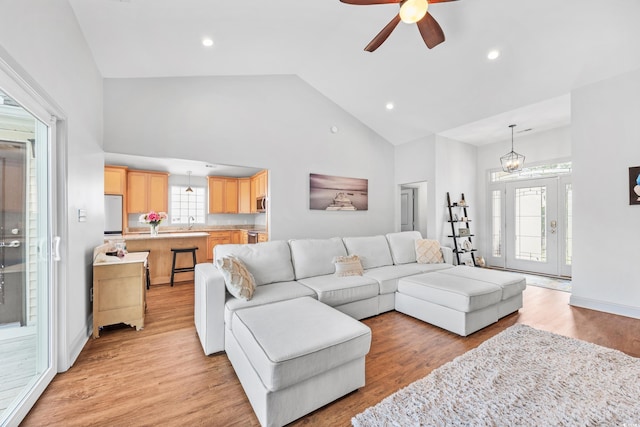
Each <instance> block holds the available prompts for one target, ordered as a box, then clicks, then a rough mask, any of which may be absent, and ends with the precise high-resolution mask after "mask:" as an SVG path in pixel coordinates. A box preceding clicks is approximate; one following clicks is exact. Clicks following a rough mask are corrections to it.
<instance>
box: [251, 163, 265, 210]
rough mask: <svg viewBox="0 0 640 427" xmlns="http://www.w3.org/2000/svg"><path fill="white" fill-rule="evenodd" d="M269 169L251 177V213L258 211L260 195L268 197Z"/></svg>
mask: <svg viewBox="0 0 640 427" xmlns="http://www.w3.org/2000/svg"><path fill="white" fill-rule="evenodd" d="M268 177H269V171H267V170H263V171H260V172H258V173H257V174H255V175H253V176H252V177H251V184H250V199H251V213H257V212H258V209H257V204H256V200H257V199H258V198H260V197H267V185H268V184H267V183H268Z"/></svg>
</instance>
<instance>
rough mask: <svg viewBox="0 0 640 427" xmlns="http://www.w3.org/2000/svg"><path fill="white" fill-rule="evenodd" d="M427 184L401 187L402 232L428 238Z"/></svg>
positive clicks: (413, 183)
mask: <svg viewBox="0 0 640 427" xmlns="http://www.w3.org/2000/svg"><path fill="white" fill-rule="evenodd" d="M427 187H428V186H427V182H426V181H421V182H412V183H408V184H402V185H400V230H401V231H414V230H415V231H419V232H420V233H421V234H422V236H423V237H427V207H428V203H427V200H428V199H427Z"/></svg>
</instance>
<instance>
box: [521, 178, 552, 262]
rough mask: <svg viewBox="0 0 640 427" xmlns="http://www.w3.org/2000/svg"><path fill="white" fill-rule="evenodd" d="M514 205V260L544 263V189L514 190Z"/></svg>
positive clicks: (545, 252) (545, 239) (545, 195)
mask: <svg viewBox="0 0 640 427" xmlns="http://www.w3.org/2000/svg"><path fill="white" fill-rule="evenodd" d="M515 204H516V206H515V238H516V245H515V257H516V259H521V260H527V261H539V262H546V261H547V236H546V227H545V224H546V209H547V189H546V187H530V188H518V189H516V192H515Z"/></svg>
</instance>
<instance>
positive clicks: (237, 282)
mask: <svg viewBox="0 0 640 427" xmlns="http://www.w3.org/2000/svg"><path fill="white" fill-rule="evenodd" d="M216 267H217V268H218V271H220V273H221V274H222V277H224V283H225V285H226V286H227V290H228V291H229V293H230V294H231V295H233V296H234V297H236V298H238V299H241V300H244V301H249V300H250V299H251V298H252V297H253V293H254V292H255V290H256V281H255V280H254V278H253V275H252V274H251V273H250V272H249V270H247V267H245V265H244V263H243V262H242V261H240V260H239V259H238V258H236V257H235V256H232V255H228V256H225V257H222V258H218V259H217V260H216Z"/></svg>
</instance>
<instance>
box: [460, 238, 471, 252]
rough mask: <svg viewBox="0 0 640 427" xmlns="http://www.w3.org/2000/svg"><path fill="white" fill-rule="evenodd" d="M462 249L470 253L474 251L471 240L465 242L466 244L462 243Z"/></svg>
mask: <svg viewBox="0 0 640 427" xmlns="http://www.w3.org/2000/svg"><path fill="white" fill-rule="evenodd" d="M462 249H464V250H465V251H470V250H471V249H473V245H472V244H471V242H470V241H469V240H465V241H464V242H462Z"/></svg>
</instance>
